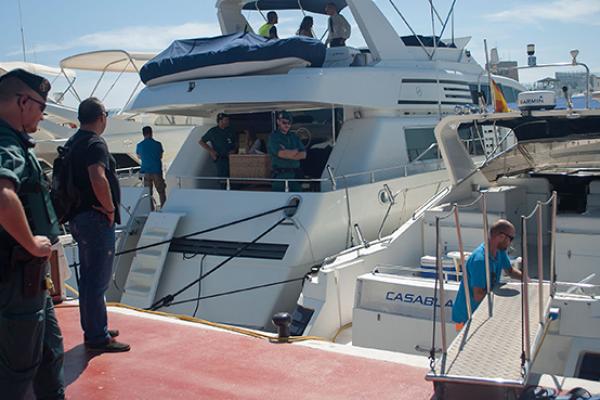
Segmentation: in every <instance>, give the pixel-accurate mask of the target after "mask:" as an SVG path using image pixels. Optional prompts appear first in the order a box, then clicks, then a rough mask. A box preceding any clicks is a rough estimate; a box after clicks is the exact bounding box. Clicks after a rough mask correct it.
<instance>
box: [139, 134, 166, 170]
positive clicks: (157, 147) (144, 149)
mask: <svg viewBox="0 0 600 400" xmlns="http://www.w3.org/2000/svg"><path fill="white" fill-rule="evenodd" d="M135 152H136V153H137V155H138V156H139V157H140V159H141V160H142V167H141V168H140V173H142V174H161V173H162V161H161V157H162V154H163V152H164V150H163V147H162V144H161V143H160V142H158V141H156V140H154V139H152V138H145V139H144V140H142V141H141V142H139V143H138V144H137V147H136V149H135Z"/></svg>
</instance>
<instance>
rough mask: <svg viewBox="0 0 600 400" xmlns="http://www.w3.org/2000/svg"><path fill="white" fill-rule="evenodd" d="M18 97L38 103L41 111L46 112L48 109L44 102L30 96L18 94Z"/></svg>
mask: <svg viewBox="0 0 600 400" xmlns="http://www.w3.org/2000/svg"><path fill="white" fill-rule="evenodd" d="M17 97H25V98H26V99H27V100H31V101H33V102H34V103H37V104H38V105H39V106H40V111H41V112H44V110H45V109H46V103H45V102H43V101H39V100H37V99H34V98H33V97H31V96H30V95H28V94H22V93H17Z"/></svg>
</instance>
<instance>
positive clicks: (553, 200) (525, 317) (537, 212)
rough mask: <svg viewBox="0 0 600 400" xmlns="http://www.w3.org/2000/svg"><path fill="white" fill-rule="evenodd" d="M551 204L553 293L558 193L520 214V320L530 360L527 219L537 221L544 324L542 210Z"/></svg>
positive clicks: (540, 288) (552, 284)
mask: <svg viewBox="0 0 600 400" xmlns="http://www.w3.org/2000/svg"><path fill="white" fill-rule="evenodd" d="M546 206H551V207H552V228H551V238H550V282H551V286H550V295H554V293H555V290H556V289H555V284H554V282H555V280H556V276H555V265H554V263H555V254H554V253H555V251H556V245H555V242H556V213H557V206H558V195H557V193H556V192H555V191H554V192H552V196H550V198H549V199H548V200H547V201H545V202H542V201H538V202H537V204H536V206H535V207H534V209H533V211H531V213H530V214H529V215H527V216H525V215H523V216H521V231H522V236H523V240H522V241H521V246H522V247H521V255H522V257H523V264H522V270H521V272H522V274H523V276H522V279H521V287H522V291H521V301H522V307H521V308H522V316H521V318H522V321H523V329H524V334H523V336H524V346H523V347H524V349H523V350H524V352H525V360H526V361H528V362H530V361H531V344H530V337H531V336H530V331H531V326H530V325H531V321H530V319H529V285H528V283H529V263H528V258H529V257H528V252H527V249H528V245H527V221H528V220H530V219H532V218H533V217H536V221H537V273H538V279H537V281H538V303H539V304H538V313H539V315H538V317H539V323H540V324H542V325H543V324H544V321H545V316H546V310H545V304H544V301H543V300H544V290H543V282H544V269H543V265H544V258H543V230H542V211H543V207H546Z"/></svg>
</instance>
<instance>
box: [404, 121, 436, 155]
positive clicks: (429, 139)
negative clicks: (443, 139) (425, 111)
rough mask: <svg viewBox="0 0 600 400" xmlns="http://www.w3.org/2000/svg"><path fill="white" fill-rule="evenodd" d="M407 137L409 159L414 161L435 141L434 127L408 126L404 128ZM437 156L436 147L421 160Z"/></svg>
mask: <svg viewBox="0 0 600 400" xmlns="http://www.w3.org/2000/svg"><path fill="white" fill-rule="evenodd" d="M404 137H405V138H406V150H407V152H408V161H409V162H410V161H413V160H414V159H416V158H417V157H419V156H420V155H421V154H422V153H423V152H424V151H425V150H427V148H428V147H429V146H431V144H432V143H435V135H434V133H433V128H406V129H404ZM434 158H437V151H436V149H431V150H429V151H428V152H427V154H425V155H423V156H422V157H421V158H419V160H431V159H434Z"/></svg>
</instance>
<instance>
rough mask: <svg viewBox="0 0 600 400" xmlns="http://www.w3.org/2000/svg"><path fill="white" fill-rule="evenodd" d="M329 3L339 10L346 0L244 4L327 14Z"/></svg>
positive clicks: (276, 0)
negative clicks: (326, 9) (326, 8)
mask: <svg viewBox="0 0 600 400" xmlns="http://www.w3.org/2000/svg"><path fill="white" fill-rule="evenodd" d="M327 3H334V4H335V5H336V6H337V9H338V11H342V9H343V8H344V7H346V0H255V1H249V2H248V3H246V4H244V8H243V9H244V10H261V11H263V10H265V11H266V10H300V9H302V10H304V11H309V12H313V13H319V14H325V6H326V5H327Z"/></svg>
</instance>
